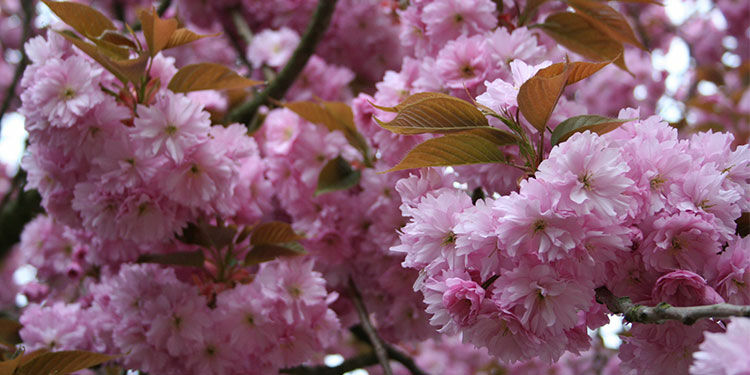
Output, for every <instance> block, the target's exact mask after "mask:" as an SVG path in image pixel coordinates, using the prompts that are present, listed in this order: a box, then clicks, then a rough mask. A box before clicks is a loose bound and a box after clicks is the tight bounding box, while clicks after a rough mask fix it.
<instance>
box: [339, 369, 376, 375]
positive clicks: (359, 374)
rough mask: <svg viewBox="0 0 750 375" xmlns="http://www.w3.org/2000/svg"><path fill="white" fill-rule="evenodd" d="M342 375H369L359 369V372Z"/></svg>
mask: <svg viewBox="0 0 750 375" xmlns="http://www.w3.org/2000/svg"><path fill="white" fill-rule="evenodd" d="M344 375H370V373H369V372H367V370H363V369H359V370H354V371H349V372H346V373H344Z"/></svg>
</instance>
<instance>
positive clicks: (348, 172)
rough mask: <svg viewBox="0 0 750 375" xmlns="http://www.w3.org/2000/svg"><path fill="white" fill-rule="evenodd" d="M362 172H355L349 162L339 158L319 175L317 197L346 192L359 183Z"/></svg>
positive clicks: (329, 163)
mask: <svg viewBox="0 0 750 375" xmlns="http://www.w3.org/2000/svg"><path fill="white" fill-rule="evenodd" d="M360 177H361V172H360V171H357V170H353V169H352V167H351V165H349V162H347V161H346V160H344V158H342V157H341V156H337V157H336V158H335V159H332V160H330V161H328V163H326V165H325V166H324V167H323V169H322V170H321V171H320V174H319V175H318V187H317V188H315V196H318V195H321V194H325V193H330V192H332V191H337V190H346V189H349V188H350V187H352V186H355V185H357V183H359V178H360Z"/></svg>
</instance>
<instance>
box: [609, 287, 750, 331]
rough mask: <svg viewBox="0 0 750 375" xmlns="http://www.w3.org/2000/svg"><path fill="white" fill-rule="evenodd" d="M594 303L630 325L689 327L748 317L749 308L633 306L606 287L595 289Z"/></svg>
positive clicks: (628, 299) (732, 306) (749, 314)
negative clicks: (666, 323)
mask: <svg viewBox="0 0 750 375" xmlns="http://www.w3.org/2000/svg"><path fill="white" fill-rule="evenodd" d="M596 301H597V302H599V303H601V304H604V305H606V306H607V308H608V309H609V311H611V312H613V313H615V314H623V315H624V316H625V320H627V321H629V322H631V323H647V324H648V323H662V322H663V321H665V320H677V321H680V322H682V323H684V324H687V325H691V324H693V323H695V322H696V321H697V320H698V319H703V318H719V319H721V318H730V317H733V316H744V317H750V306H740V305H730V304H727V303H719V304H716V305H703V306H689V307H675V306H671V305H669V304H667V303H660V304H658V305H656V306H653V307H651V306H643V305H636V304H634V303H633V302H632V301H631V300H630V298H628V297H617V296H615V295H614V294H612V292H610V291H609V289H607V288H606V287H599V288H596Z"/></svg>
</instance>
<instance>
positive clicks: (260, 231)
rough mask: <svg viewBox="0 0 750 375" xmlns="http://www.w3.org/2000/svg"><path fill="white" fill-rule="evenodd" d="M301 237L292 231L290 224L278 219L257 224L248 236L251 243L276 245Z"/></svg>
mask: <svg viewBox="0 0 750 375" xmlns="http://www.w3.org/2000/svg"><path fill="white" fill-rule="evenodd" d="M302 238H303V237H302V236H300V235H299V234H297V233H295V232H294V229H292V226H291V225H289V224H288V223H283V222H280V221H272V222H268V223H263V224H260V225H258V227H256V228H255V230H254V231H253V234H252V236H251V237H250V244H251V245H255V246H258V245H278V244H282V243H287V242H293V241H297V240H300V239H302Z"/></svg>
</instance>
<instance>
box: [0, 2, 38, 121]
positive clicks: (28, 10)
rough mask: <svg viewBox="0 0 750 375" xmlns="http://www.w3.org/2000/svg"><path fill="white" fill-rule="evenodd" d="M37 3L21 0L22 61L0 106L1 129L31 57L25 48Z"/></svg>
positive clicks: (29, 36) (17, 66)
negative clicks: (27, 54)
mask: <svg viewBox="0 0 750 375" xmlns="http://www.w3.org/2000/svg"><path fill="white" fill-rule="evenodd" d="M34 5H35V3H34V2H33V1H21V9H22V11H23V34H22V36H21V38H22V39H21V61H19V62H18V65H16V71H15V73H13V80H12V81H11V82H10V86H8V89H7V90H5V98H3V104H2V106H1V107H0V130H2V128H3V124H2V122H1V121H2V119H3V116H5V112H7V111H8V109H10V106H11V104H13V99H15V98H16V87H18V82H19V81H21V77H22V76H23V71H24V69H26V65H28V63H29V57H28V56H26V51H25V50H24V48H23V45H24V43H26V41H27V40H29V38H31V29H32V27H31V21H32V20H33V19H34V15H35V14H36V12H35V11H34Z"/></svg>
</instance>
